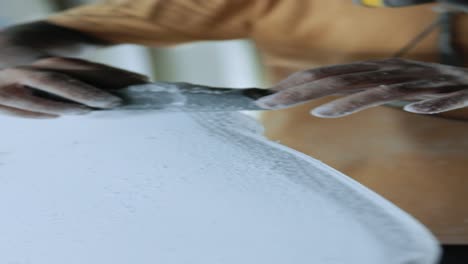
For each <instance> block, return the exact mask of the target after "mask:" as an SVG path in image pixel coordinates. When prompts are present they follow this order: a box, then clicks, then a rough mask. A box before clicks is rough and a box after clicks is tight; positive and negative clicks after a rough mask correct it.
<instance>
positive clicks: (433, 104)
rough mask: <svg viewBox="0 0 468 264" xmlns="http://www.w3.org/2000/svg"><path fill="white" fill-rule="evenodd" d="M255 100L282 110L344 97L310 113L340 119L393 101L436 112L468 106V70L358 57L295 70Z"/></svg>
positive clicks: (411, 108)
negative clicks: (269, 93) (265, 94)
mask: <svg viewBox="0 0 468 264" xmlns="http://www.w3.org/2000/svg"><path fill="white" fill-rule="evenodd" d="M272 89H273V90H275V91H277V92H276V93H274V94H272V95H269V96H266V97H263V98H260V99H259V100H258V101H257V104H258V105H259V106H261V107H263V108H267V109H281V108H285V107H289V106H293V105H297V104H302V103H305V102H308V101H310V100H314V99H317V98H321V97H325V96H330V95H345V96H344V97H342V98H339V99H336V100H333V101H331V102H329V103H326V104H324V105H321V106H319V107H317V108H315V109H313V110H312V111H311V113H312V114H313V115H315V116H318V117H326V118H333V117H342V116H346V115H349V114H353V113H355V112H358V111H361V110H364V109H367V108H370V107H374V106H379V105H383V104H387V103H390V102H393V101H401V100H404V101H411V103H410V104H407V105H406V106H405V107H404V110H405V111H408V112H412V113H418V114H437V113H442V112H446V111H450V110H455V109H459V108H464V107H467V106H468V69H466V68H458V67H452V66H446V65H441V64H435V63H425V62H419V61H411V60H403V59H386V60H375V61H363V62H356V63H352V64H343V65H335V66H328V67H323V68H317V69H311V70H306V71H302V72H297V73H294V74H292V75H291V76H289V77H288V78H286V79H285V80H283V81H281V82H279V83H278V84H277V85H275V86H274V87H273V88H272Z"/></svg>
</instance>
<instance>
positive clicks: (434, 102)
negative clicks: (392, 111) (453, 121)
mask: <svg viewBox="0 0 468 264" xmlns="http://www.w3.org/2000/svg"><path fill="white" fill-rule="evenodd" d="M467 106H468V92H467V90H462V91H458V92H454V93H451V94H448V95H445V96H442V97H439V98H435V99H429V100H424V101H420V102H417V103H412V104H409V105H406V106H405V107H404V110H405V111H408V112H411V113H417V114H438V113H442V112H447V111H451V110H455V109H460V108H464V107H467Z"/></svg>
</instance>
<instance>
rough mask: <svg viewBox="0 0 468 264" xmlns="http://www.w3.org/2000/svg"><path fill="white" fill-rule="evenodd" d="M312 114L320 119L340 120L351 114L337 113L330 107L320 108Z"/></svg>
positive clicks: (312, 111) (311, 112)
mask: <svg viewBox="0 0 468 264" xmlns="http://www.w3.org/2000/svg"><path fill="white" fill-rule="evenodd" d="M310 114H311V115H313V116H316V117H320V118H338V117H342V116H345V115H348V114H350V113H346V112H341V111H336V110H335V109H334V108H333V107H330V106H319V107H316V108H314V109H312V110H311V111H310Z"/></svg>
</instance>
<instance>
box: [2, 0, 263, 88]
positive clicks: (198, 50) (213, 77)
mask: <svg viewBox="0 0 468 264" xmlns="http://www.w3.org/2000/svg"><path fill="white" fill-rule="evenodd" d="M92 2H98V0H35V1H31V0H2V1H1V2H0V27H1V28H3V27H5V26H8V25H11V24H15V23H22V22H28V21H33V20H37V19H41V18H44V17H45V16H47V14H50V13H52V12H57V11H59V10H63V9H66V8H70V7H73V6H76V5H80V4H85V3H92ZM84 57H85V58H86V57H87V58H92V60H93V61H98V62H102V63H106V64H110V65H114V66H117V67H120V68H125V69H128V70H131V71H136V72H139V73H143V74H145V75H148V76H151V77H152V79H154V80H164V81H178V82H191V83H198V84H206V85H211V86H226V87H264V86H266V81H265V80H266V78H265V76H264V71H263V70H262V68H261V64H260V63H259V58H258V56H257V54H256V52H255V49H254V46H253V45H252V44H251V43H250V42H249V41H246V40H233V41H217V42H198V43H192V44H186V45H180V46H177V47H171V48H158V49H156V48H147V47H141V46H135V45H121V46H116V47H113V48H109V49H103V50H99V51H98V52H91V53H88V54H84Z"/></svg>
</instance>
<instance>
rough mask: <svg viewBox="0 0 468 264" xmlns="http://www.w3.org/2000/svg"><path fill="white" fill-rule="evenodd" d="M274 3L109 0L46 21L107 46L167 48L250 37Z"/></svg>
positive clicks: (247, 1) (252, 1)
mask: <svg viewBox="0 0 468 264" xmlns="http://www.w3.org/2000/svg"><path fill="white" fill-rule="evenodd" d="M273 2H275V0H261V1H254V0H236V1H231V0H205V1H197V0H108V1H105V2H103V3H95V4H91V5H83V6H80V7H77V8H74V9H71V10H67V11H65V12H62V13H58V14H55V15H53V16H51V17H49V18H48V21H49V22H51V23H53V24H57V25H61V26H64V27H67V28H73V29H75V30H78V31H80V32H86V33H87V34H89V35H92V36H96V37H98V38H101V39H104V40H107V41H109V42H111V43H116V44H118V43H135V44H142V45H149V46H167V45H174V44H181V43H186V42H191V41H199V40H225V39H237V38H247V37H250V34H251V31H252V29H253V28H254V22H255V21H257V20H258V19H259V18H260V17H261V16H262V14H263V13H264V12H265V10H268V7H269V6H270V5H272V3H273Z"/></svg>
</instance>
